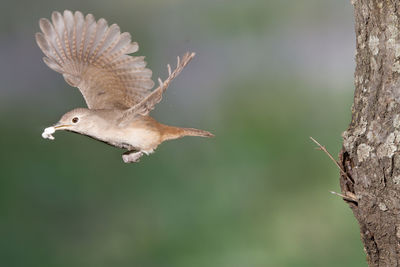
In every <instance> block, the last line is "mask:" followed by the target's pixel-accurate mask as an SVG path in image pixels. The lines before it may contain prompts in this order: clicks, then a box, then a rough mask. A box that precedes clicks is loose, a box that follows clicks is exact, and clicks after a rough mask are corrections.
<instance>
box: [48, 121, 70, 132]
mask: <svg viewBox="0 0 400 267" xmlns="http://www.w3.org/2000/svg"><path fill="white" fill-rule="evenodd" d="M70 126H72V125H70V124H61V123H59V122H57V123H56V124H54V125H53V127H54V129H55V130H64V129H65V128H68V127H70Z"/></svg>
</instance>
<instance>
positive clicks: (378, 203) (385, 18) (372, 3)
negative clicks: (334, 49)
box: [339, 0, 400, 266]
mask: <svg viewBox="0 0 400 267" xmlns="http://www.w3.org/2000/svg"><path fill="white" fill-rule="evenodd" d="M399 2H400V1H398V0H380V1H379V0H352V4H354V15H355V31H356V43H357V44H356V46H357V50H356V57H355V58H356V71H355V75H354V76H355V93H354V103H353V106H352V120H351V123H350V126H349V128H348V129H347V131H345V132H344V133H343V147H342V151H341V152H340V155H339V156H340V163H341V165H342V168H343V170H344V172H345V174H342V175H341V178H340V186H341V190H342V193H343V194H344V195H345V196H352V197H355V201H348V203H349V205H350V208H351V209H352V211H353V213H354V216H355V217H356V219H357V220H358V222H359V224H360V231H361V239H362V242H363V243H364V250H365V252H366V254H367V261H368V264H369V266H400V265H399V264H400V30H399V29H400V9H399V8H400V3H399Z"/></svg>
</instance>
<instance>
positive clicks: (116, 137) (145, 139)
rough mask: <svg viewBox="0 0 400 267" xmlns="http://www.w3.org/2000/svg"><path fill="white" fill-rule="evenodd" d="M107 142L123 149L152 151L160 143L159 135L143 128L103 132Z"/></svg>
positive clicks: (115, 129) (112, 129)
mask: <svg viewBox="0 0 400 267" xmlns="http://www.w3.org/2000/svg"><path fill="white" fill-rule="evenodd" d="M105 136H106V139H107V140H104V141H106V142H108V143H110V144H112V145H114V146H117V147H121V148H125V149H139V150H146V151H147V150H153V149H155V147H157V146H158V145H159V143H160V139H161V138H160V133H159V132H157V131H154V130H153V129H146V128H143V127H125V128H110V129H107V130H106V131H105Z"/></svg>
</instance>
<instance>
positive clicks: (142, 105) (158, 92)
mask: <svg viewBox="0 0 400 267" xmlns="http://www.w3.org/2000/svg"><path fill="white" fill-rule="evenodd" d="M195 55H196V54H195V53H186V54H185V55H184V56H183V57H182V60H181V59H180V58H179V57H178V58H177V59H178V60H177V64H176V68H175V70H174V71H171V66H170V65H169V64H168V65H167V67H168V74H169V75H168V78H167V79H166V80H165V81H162V80H161V79H160V78H158V83H159V86H158V87H157V88H156V89H155V90H154V91H152V92H151V93H150V94H148V95H147V96H146V97H144V98H143V99H142V100H141V101H140V102H139V103H137V104H136V105H134V106H133V107H131V108H129V109H127V110H125V111H124V113H123V114H122V117H121V122H122V121H124V119H126V118H129V117H130V116H131V115H137V114H138V115H143V116H145V115H147V114H148V113H149V112H150V111H152V110H153V109H154V106H155V105H156V104H157V103H159V102H160V101H161V99H162V95H163V93H164V92H165V90H167V88H168V86H169V84H170V83H171V81H172V80H173V79H174V78H175V77H176V76H178V74H179V73H181V71H182V70H183V68H184V67H185V66H186V65H187V64H188V63H189V62H190V60H192V58H193V57H194V56H195Z"/></svg>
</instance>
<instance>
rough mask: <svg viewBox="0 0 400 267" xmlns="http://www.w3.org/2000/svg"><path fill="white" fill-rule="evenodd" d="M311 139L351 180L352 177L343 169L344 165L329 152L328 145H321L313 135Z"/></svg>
mask: <svg viewBox="0 0 400 267" xmlns="http://www.w3.org/2000/svg"><path fill="white" fill-rule="evenodd" d="M310 139H311V141H313V142H314V143H315V144H317V146H318V149H319V150H322V151H324V152H325V154H326V155H327V156H328V157H329V158H330V159H331V160H332V161H333V162H334V163H335V165H336V166H337V167H338V168H339V170H340V172H341V173H342V174H343V175H344V176H346V177H347V178H348V179H349V180H351V179H350V177H349V176H348V175H347V173H346V172H345V171H344V170H343V168H342V166H340V164H339V162H337V160H335V159H334V158H333V156H332V155H331V153H329V152H328V150H327V149H326V147H324V146H323V145H321V144H320V143H318V142H317V140H315V139H314V138H312V137H311V136H310Z"/></svg>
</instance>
